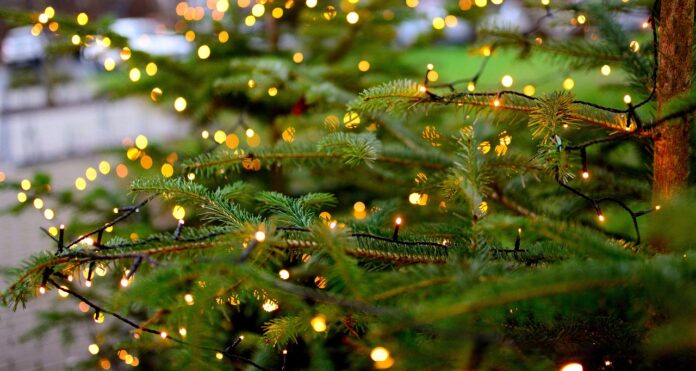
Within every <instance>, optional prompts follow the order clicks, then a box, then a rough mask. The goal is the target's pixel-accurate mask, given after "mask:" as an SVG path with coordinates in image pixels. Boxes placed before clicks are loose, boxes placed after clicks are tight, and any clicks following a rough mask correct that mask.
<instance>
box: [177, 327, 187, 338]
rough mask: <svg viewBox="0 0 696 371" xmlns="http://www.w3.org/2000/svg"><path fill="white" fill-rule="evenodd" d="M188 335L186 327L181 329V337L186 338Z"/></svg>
mask: <svg viewBox="0 0 696 371" xmlns="http://www.w3.org/2000/svg"><path fill="white" fill-rule="evenodd" d="M186 334H188V331H186V327H179V335H181V336H183V337H186Z"/></svg>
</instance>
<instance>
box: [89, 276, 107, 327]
mask: <svg viewBox="0 0 696 371" xmlns="http://www.w3.org/2000/svg"><path fill="white" fill-rule="evenodd" d="M87 282H89V283H90V284H89V285H87V287H90V286H92V281H86V282H85V284H87ZM92 318H94V322H96V323H104V313H102V312H99V313H94V316H92Z"/></svg>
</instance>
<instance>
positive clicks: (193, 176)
mask: <svg viewBox="0 0 696 371" xmlns="http://www.w3.org/2000/svg"><path fill="white" fill-rule="evenodd" d="M186 178H187V179H188V180H194V179H196V174H194V173H188V175H186Z"/></svg>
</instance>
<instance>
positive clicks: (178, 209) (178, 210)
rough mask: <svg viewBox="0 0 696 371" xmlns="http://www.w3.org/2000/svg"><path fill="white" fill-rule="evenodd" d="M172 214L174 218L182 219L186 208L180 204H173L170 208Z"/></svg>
mask: <svg viewBox="0 0 696 371" xmlns="http://www.w3.org/2000/svg"><path fill="white" fill-rule="evenodd" d="M172 216H173V217H174V219H176V220H179V219H184V217H185V216H186V209H184V207H183V206H181V205H174V208H173V209H172Z"/></svg>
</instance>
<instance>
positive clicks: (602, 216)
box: [597, 212, 604, 222]
mask: <svg viewBox="0 0 696 371" xmlns="http://www.w3.org/2000/svg"><path fill="white" fill-rule="evenodd" d="M597 218H599V221H600V222H604V214H602V213H601V212H600V213H599V214H597Z"/></svg>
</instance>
